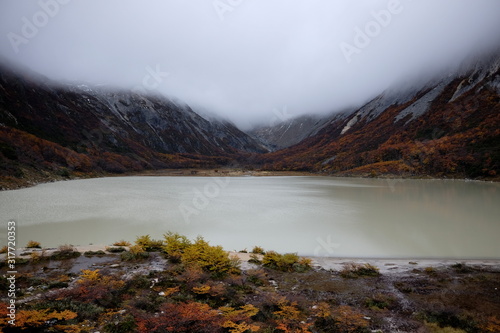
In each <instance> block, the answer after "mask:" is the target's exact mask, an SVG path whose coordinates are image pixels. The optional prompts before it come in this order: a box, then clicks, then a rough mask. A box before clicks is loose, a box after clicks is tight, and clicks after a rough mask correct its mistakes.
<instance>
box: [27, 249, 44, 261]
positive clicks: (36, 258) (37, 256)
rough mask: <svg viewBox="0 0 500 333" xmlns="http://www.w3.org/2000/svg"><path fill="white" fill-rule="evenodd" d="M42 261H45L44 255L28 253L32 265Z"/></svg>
mask: <svg viewBox="0 0 500 333" xmlns="http://www.w3.org/2000/svg"><path fill="white" fill-rule="evenodd" d="M43 259H45V254H44V253H40V252H31V253H30V260H31V262H32V263H37V262H39V261H41V260H43Z"/></svg>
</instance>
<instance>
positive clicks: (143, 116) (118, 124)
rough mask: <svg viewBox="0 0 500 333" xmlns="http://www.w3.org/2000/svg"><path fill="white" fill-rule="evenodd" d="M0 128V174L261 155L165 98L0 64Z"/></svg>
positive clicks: (237, 135) (224, 126) (233, 132)
mask: <svg viewBox="0 0 500 333" xmlns="http://www.w3.org/2000/svg"><path fill="white" fill-rule="evenodd" d="M0 131H1V135H0V161H1V162H2V163H1V168H0V169H1V170H0V171H1V172H2V175H3V176H12V177H16V176H18V177H21V178H22V175H23V173H24V172H25V171H26V170H25V168H26V167H31V168H33V169H35V170H38V171H48V172H51V171H60V170H61V169H62V168H66V169H70V171H73V170H75V171H82V172H89V171H110V172H123V171H127V170H140V169H143V168H165V167H186V166H203V165H205V166H210V165H220V164H225V163H229V162H230V161H231V160H234V159H241V158H242V156H245V154H247V153H263V152H266V149H265V148H264V147H263V146H262V145H261V144H260V143H258V142H257V141H255V140H254V139H252V138H251V137H249V136H248V135H247V134H245V133H243V132H242V131H240V130H239V129H237V128H236V127H235V126H234V125H232V124H230V123H228V122H223V121H217V120H210V121H209V120H206V119H204V118H202V117H201V116H199V115H198V114H196V113H195V112H193V111H192V110H191V109H190V107H189V106H187V105H179V104H176V103H174V102H172V101H170V100H168V99H166V98H164V97H159V96H153V95H139V94H136V93H132V92H128V91H113V90H109V89H104V88H90V87H88V86H85V85H79V86H71V85H65V86H58V87H57V86H54V85H53V83H51V82H50V81H49V80H47V79H44V78H42V77H40V76H37V75H36V74H35V73H28V74H17V73H14V72H13V71H11V70H9V69H7V68H6V67H0ZM63 171H64V172H67V171H66V170H63Z"/></svg>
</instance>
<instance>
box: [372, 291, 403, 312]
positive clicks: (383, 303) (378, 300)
mask: <svg viewBox="0 0 500 333" xmlns="http://www.w3.org/2000/svg"><path fill="white" fill-rule="evenodd" d="M396 303H397V301H396V299H395V298H394V297H393V296H390V295H386V294H376V295H373V296H372V297H370V298H367V299H366V300H365V306H366V307H367V308H370V309H372V310H384V309H390V308H393V307H394V306H395V305H396Z"/></svg>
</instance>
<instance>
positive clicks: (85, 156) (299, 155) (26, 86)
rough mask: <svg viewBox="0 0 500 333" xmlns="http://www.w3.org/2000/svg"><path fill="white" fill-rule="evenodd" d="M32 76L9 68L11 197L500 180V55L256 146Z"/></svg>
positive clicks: (224, 125)
mask: <svg viewBox="0 0 500 333" xmlns="http://www.w3.org/2000/svg"><path fill="white" fill-rule="evenodd" d="M23 73H24V74H18V73H16V72H13V71H11V70H9V69H8V68H7V67H0V186H1V187H3V188H12V187H13V186H12V184H14V185H16V184H18V185H27V184H29V183H30V182H33V181H46V180H49V179H53V178H54V177H55V176H57V177H71V176H80V175H89V174H93V173H96V172H97V173H101V172H112V173H121V172H126V171H134V170H144V169H161V168H187V167H196V168H215V167H220V166H224V165H226V166H227V165H249V166H252V167H254V168H261V169H263V170H275V171H276V170H287V171H311V172H321V173H325V174H333V175H339V176H345V175H356V176H372V177H374V176H385V175H391V176H403V177H407V176H417V177H421V176H432V177H457V178H479V179H498V177H499V175H500V52H496V53H494V54H493V55H492V56H490V57H486V58H483V59H481V60H479V61H478V60H475V61H471V62H469V63H468V64H465V65H463V66H462V68H460V69H457V70H455V71H453V72H451V73H447V74H446V75H441V76H439V77H438V78H437V79H434V80H433V81H429V82H427V83H425V84H415V83H412V84H407V85H406V87H405V88H403V87H401V86H400V87H399V88H397V89H392V90H387V91H385V92H383V93H382V94H380V95H379V96H377V97H376V98H374V99H373V100H371V101H370V102H368V103H367V104H366V105H363V106H362V107H360V108H357V109H355V110H350V111H344V112H338V113H334V114H332V115H330V116H327V117H323V118H321V117H314V116H303V117H299V118H296V119H290V120H286V121H283V122H281V123H279V124H276V125H269V126H265V127H261V128H258V129H255V130H253V131H251V132H249V134H250V135H248V134H245V133H243V132H242V131H240V130H239V129H238V128H236V127H235V126H234V125H232V124H231V123H229V122H225V121H221V120H219V119H216V118H210V117H202V116H200V115H198V114H197V113H195V112H193V110H192V109H191V108H190V107H189V106H187V105H184V104H181V103H176V102H173V101H171V100H168V99H166V98H164V97H160V96H154V95H142V94H137V93H132V92H128V91H117V90H109V89H108V90H107V89H105V88H96V87H92V88H91V87H88V86H85V85H79V86H76V85H60V86H59V87H56V86H54V85H53V83H52V82H50V81H49V80H48V79H45V78H43V77H40V76H38V75H37V74H35V73H31V72H29V71H24V72H23ZM259 141H260V142H259ZM268 151H272V152H270V153H268ZM14 187H15V186H14Z"/></svg>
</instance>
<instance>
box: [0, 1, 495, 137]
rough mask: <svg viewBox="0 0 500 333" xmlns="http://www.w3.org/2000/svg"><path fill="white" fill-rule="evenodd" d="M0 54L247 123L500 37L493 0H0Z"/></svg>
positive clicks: (353, 99) (352, 97) (328, 107)
mask: <svg viewBox="0 0 500 333" xmlns="http://www.w3.org/2000/svg"><path fill="white" fill-rule="evenodd" d="M0 35H1V36H2V38H0V57H3V58H5V59H7V60H8V61H9V62H12V63H14V64H19V65H22V66H26V67H29V68H30V69H32V70H35V71H37V72H39V73H41V74H43V75H46V76H47V77H49V78H51V79H55V80H59V81H63V82H67V81H71V82H75V81H76V82H87V83H88V84H104V85H109V86H117V87H120V88H131V89H136V90H142V91H149V92H154V93H160V94H165V95H167V96H169V97H175V98H178V99H179V100H182V101H184V102H186V103H188V104H189V105H190V106H191V107H192V108H193V109H194V110H195V111H196V108H197V107H199V108H200V109H202V110H203V111H204V112H205V113H207V112H208V113H212V114H216V115H220V116H223V117H227V118H228V119H230V120H231V121H233V122H234V123H235V124H237V125H238V126H240V127H242V128H248V127H250V126H251V125H252V124H256V123H266V122H267V123H270V122H273V121H275V120H276V118H278V119H280V118H287V117H291V116H293V115H299V114H306V113H330V112H334V111H336V110H341V109H345V108H346V107H349V106H358V105H362V104H364V103H365V102H366V101H368V100H370V99H371V98H373V97H374V96H376V95H378V94H379V93H380V92H381V91H383V90H384V89H386V88H388V87H390V86H393V85H395V84H400V83H401V82H405V81H410V82H411V81H412V80H413V79H414V78H422V77H429V76H432V75H434V74H437V73H441V72H442V71H446V70H448V69H449V68H450V67H453V66H456V65H458V64H459V63H461V62H462V61H463V60H464V59H465V58H467V57H469V56H471V55H473V54H474V53H477V52H482V51H484V50H487V49H489V48H492V47H495V46H499V44H500V40H499V38H498V36H500V1H497V0H476V1H471V0H441V1H431V0H421V1H411V0H400V1H398V0H390V1H387V0H384V1H374V0H370V1H367V0H366V1H347V0H344V1H337V0H332V1H320V0H308V1H286V0H275V1H265V0H255V1H244V0H214V1H203V0H190V1H176V0H151V1H147V2H139V1H131V0H107V1H97V0H88V1H70V0H64V1H63V0H40V1H6V0H0Z"/></svg>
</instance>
